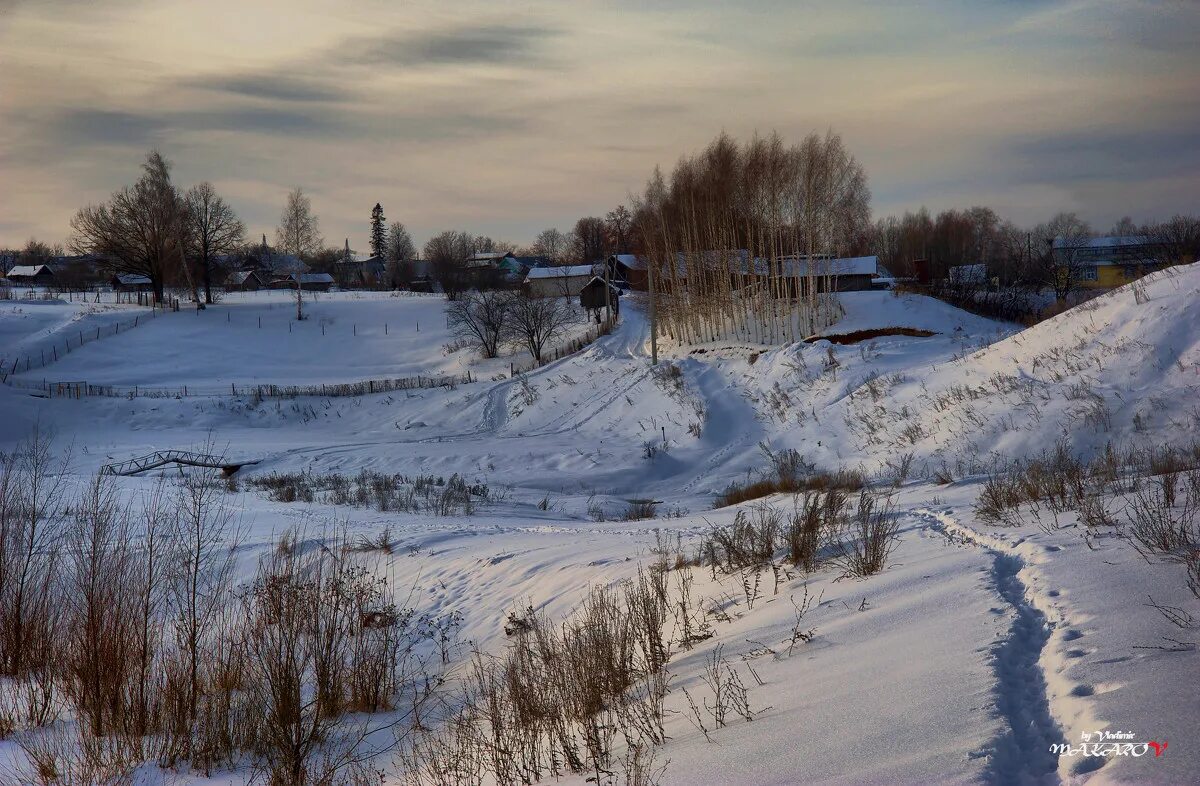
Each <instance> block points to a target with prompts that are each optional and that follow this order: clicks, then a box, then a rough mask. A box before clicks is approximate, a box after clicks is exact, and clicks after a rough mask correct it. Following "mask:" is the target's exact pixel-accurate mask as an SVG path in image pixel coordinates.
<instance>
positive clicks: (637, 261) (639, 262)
mask: <svg viewBox="0 0 1200 786" xmlns="http://www.w3.org/2000/svg"><path fill="white" fill-rule="evenodd" d="M609 259H612V260H613V261H615V262H616V263H617V264H619V265H624V266H625V267H627V268H629V269H630V270H645V269H646V260H644V259H642V258H641V257H639V256H638V255H637V254H613V255H612V256H611V257H609Z"/></svg>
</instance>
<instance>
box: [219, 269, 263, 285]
mask: <svg viewBox="0 0 1200 786" xmlns="http://www.w3.org/2000/svg"><path fill="white" fill-rule="evenodd" d="M250 276H254V277H255V278H258V274H257V273H255V272H254V271H253V270H235V271H233V272H232V273H230V274H229V277H228V278H226V279H225V280H226V281H228V282H229V283H231V284H245V283H246V279H248V278H250Z"/></svg>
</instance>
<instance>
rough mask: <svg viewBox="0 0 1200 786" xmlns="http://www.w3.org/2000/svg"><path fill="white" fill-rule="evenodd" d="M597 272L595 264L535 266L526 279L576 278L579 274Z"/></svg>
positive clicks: (585, 274)
mask: <svg viewBox="0 0 1200 786" xmlns="http://www.w3.org/2000/svg"><path fill="white" fill-rule="evenodd" d="M595 273H596V266H595V265H564V266H562V267H535V268H531V269H530V271H529V273H528V274H527V275H526V276H525V280H526V281H532V280H534V279H539V278H540V279H554V278H575V277H577V276H592V275H595Z"/></svg>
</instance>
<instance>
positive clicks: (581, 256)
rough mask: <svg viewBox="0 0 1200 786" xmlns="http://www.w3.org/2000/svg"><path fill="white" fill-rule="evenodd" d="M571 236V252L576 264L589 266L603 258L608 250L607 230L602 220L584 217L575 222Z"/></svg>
mask: <svg viewBox="0 0 1200 786" xmlns="http://www.w3.org/2000/svg"><path fill="white" fill-rule="evenodd" d="M573 234H574V238H575V247H574V249H572V251H573V256H574V257H575V261H576V262H578V263H579V264H581V265H590V264H591V263H593V262H596V261H598V260H601V259H603V258H604V256H605V252H606V251H607V250H608V230H607V228H606V226H605V224H604V219H602V218H596V217H595V216H584V217H583V218H581V219H579V220H578V221H576V222H575V230H574V232H573Z"/></svg>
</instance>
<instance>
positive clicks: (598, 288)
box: [579, 276, 621, 313]
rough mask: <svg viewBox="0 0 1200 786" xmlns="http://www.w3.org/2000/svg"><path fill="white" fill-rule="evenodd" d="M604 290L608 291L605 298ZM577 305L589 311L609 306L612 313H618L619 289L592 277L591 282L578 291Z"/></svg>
mask: <svg viewBox="0 0 1200 786" xmlns="http://www.w3.org/2000/svg"><path fill="white" fill-rule="evenodd" d="M605 288H607V289H608V296H607V297H605V294H604V290H605ZM579 305H581V306H583V307H584V308H585V309H588V310H590V311H599V310H600V309H602V308H605V307H606V306H608V305H611V306H612V309H613V313H620V311H621V289H620V288H619V287H618V286H617V285H616V284H611V283H605V281H604V279H602V278H600V276H592V280H591V281H589V282H587V283H586V284H584V285H583V289H581V290H579Z"/></svg>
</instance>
